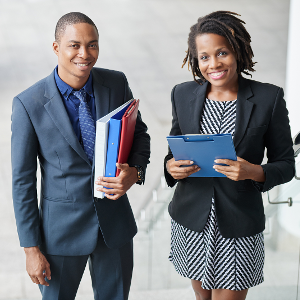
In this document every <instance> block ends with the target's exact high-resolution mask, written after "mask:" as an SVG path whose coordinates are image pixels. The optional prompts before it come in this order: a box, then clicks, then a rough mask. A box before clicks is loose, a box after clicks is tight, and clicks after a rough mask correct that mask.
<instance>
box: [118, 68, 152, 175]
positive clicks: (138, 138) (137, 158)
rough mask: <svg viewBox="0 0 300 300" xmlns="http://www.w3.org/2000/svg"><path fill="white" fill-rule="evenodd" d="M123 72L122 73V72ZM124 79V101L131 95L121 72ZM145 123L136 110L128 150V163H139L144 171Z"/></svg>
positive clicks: (146, 152)
mask: <svg viewBox="0 0 300 300" xmlns="http://www.w3.org/2000/svg"><path fill="white" fill-rule="evenodd" d="M122 74H123V73H122ZM123 77H124V81H125V102H126V101H128V100H130V99H132V98H133V95H132V92H131V89H130V87H129V85H128V82H127V79H126V76H125V75H124V74H123ZM147 130H148V128H147V125H146V124H145V123H144V122H143V120H142V116H141V113H140V111H138V114H137V119H136V125H135V131H134V138H133V143H132V147H131V150H130V154H129V158H128V164H129V165H139V166H141V167H143V169H144V172H145V173H146V168H147V164H148V163H149V162H150V161H149V157H150V136H149V134H148V133H147Z"/></svg>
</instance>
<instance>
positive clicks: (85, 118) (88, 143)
mask: <svg viewBox="0 0 300 300" xmlns="http://www.w3.org/2000/svg"><path fill="white" fill-rule="evenodd" d="M72 93H73V94H74V95H75V97H77V98H78V99H79V100H80V105H79V125H80V131H81V138H82V142H83V149H84V152H85V153H86V155H87V156H88V158H89V160H90V162H91V163H93V158H94V148H95V136H96V130H95V123H94V119H93V117H92V114H91V111H90V108H89V106H88V104H87V102H86V92H85V91H84V90H82V89H81V90H79V91H73V92H72Z"/></svg>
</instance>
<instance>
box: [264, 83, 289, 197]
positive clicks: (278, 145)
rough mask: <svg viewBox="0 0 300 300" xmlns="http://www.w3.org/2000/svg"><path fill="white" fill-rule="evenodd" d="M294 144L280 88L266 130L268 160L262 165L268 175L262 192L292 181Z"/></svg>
mask: <svg viewBox="0 0 300 300" xmlns="http://www.w3.org/2000/svg"><path fill="white" fill-rule="evenodd" d="M292 146H293V142H292V139H291V130H290V125H289V118H288V110H287V108H286V103H285V100H284V98H283V90H282V88H280V89H279V90H278V93H277V96H276V99H275V104H274V108H273V112H272V117H271V120H270V123H269V126H268V130H267V132H266V148H267V157H268V162H267V164H265V165H262V168H263V170H264V173H265V176H266V181H265V182H264V184H263V186H262V187H261V191H262V192H265V191H268V190H270V189H271V188H272V187H274V186H276V185H279V184H282V183H285V182H288V181H290V180H291V179H292V178H293V176H294V175H295V159H294V151H293V147H292Z"/></svg>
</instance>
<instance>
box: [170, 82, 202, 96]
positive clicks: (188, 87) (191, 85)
mask: <svg viewBox="0 0 300 300" xmlns="http://www.w3.org/2000/svg"><path fill="white" fill-rule="evenodd" d="M199 83H200V84H199ZM199 83H197V82H196V81H194V80H193V81H186V82H182V83H179V84H176V85H175V86H174V87H173V90H172V93H176V95H180V94H185V95H187V94H189V93H191V94H194V93H198V92H199V90H202V89H205V90H206V82H202V81H200V80H199Z"/></svg>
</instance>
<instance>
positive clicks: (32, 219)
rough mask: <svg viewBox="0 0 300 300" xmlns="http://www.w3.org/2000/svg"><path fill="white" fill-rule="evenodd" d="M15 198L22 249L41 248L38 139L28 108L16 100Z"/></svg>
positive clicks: (13, 147)
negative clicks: (38, 195)
mask: <svg viewBox="0 0 300 300" xmlns="http://www.w3.org/2000/svg"><path fill="white" fill-rule="evenodd" d="M11 120H12V124H11V130H12V135H11V163H12V195H13V204H14V211H15V217H16V223H17V230H18V235H19V239H20V245H21V247H33V246H38V245H40V244H41V233H40V224H39V210H38V200H37V190H36V181H37V178H36V170H37V154H38V139H37V136H36V134H35V130H34V128H33V126H32V123H31V121H30V118H29V116H28V114H27V111H26V109H25V107H24V106H23V104H22V102H21V101H20V99H19V98H17V97H15V98H14V100H13V106H12V118H11Z"/></svg>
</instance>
